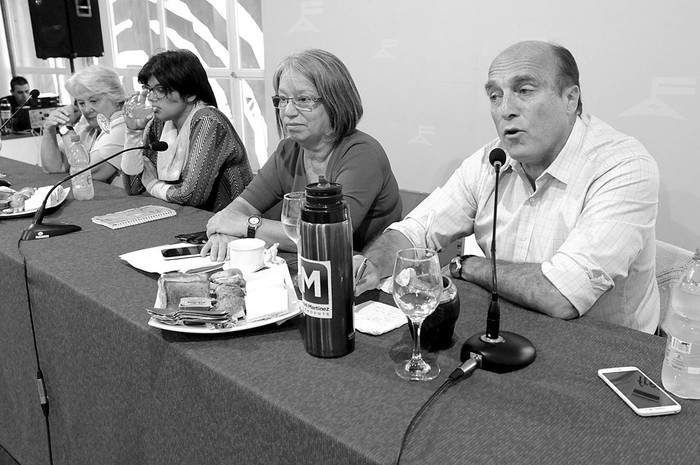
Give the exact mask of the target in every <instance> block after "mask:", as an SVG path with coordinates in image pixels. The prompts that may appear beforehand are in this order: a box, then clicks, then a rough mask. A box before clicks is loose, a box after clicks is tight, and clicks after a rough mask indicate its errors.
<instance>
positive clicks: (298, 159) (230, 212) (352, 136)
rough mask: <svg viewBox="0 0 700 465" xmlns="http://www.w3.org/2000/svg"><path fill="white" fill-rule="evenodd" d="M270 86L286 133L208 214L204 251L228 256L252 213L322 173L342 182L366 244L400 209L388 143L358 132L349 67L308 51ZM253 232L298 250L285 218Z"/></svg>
mask: <svg viewBox="0 0 700 465" xmlns="http://www.w3.org/2000/svg"><path fill="white" fill-rule="evenodd" d="M272 85H273V88H274V90H275V94H276V95H274V96H273V97H272V104H273V106H274V107H275V112H276V115H277V123H278V130H279V132H280V135H284V136H285V138H284V139H282V141H281V142H280V143H279V145H278V147H277V150H275V152H274V153H273V154H272V157H271V158H270V159H269V160H268V161H267V162H266V163H265V165H264V166H263V167H262V168H260V171H259V172H258V174H257V175H256V176H255V179H253V181H252V182H251V183H250V185H249V186H248V187H247V188H246V190H245V191H243V193H242V194H241V196H240V197H238V198H237V199H235V200H234V201H233V202H232V203H231V205H229V206H228V207H226V208H225V209H224V210H222V211H221V212H219V213H217V214H216V215H214V216H213V217H212V218H211V219H210V220H209V222H208V224H207V234H208V235H209V242H207V245H205V247H204V251H203V254H206V253H207V252H210V253H211V257H212V260H223V259H224V258H225V257H226V245H227V243H228V242H229V241H231V240H233V239H235V238H237V237H245V236H246V235H247V233H248V221H249V219H251V218H253V219H254V220H259V215H261V214H262V213H264V212H266V211H267V210H269V209H270V208H272V207H273V206H274V205H276V204H277V203H278V202H279V201H280V200H281V199H282V198H283V197H284V194H286V193H288V192H295V191H303V190H304V188H305V187H306V185H307V184H311V183H315V182H318V179H319V176H325V178H326V179H327V180H328V181H330V182H336V183H339V184H341V185H342V186H343V195H344V196H345V200H346V201H347V204H348V208H349V210H350V219H351V221H352V228H353V247H354V249H355V250H362V248H364V246H365V244H366V243H367V242H368V241H369V240H371V239H372V238H373V237H375V236H377V235H379V234H380V233H381V232H382V231H383V230H384V229H385V228H386V227H387V226H389V225H390V224H391V223H393V222H394V221H398V220H400V219H401V210H402V208H401V198H400V196H399V186H398V184H397V182H396V179H395V178H394V174H393V172H392V171H391V165H390V164H389V159H388V157H387V155H386V153H385V152H384V149H383V148H382V146H381V144H380V143H379V142H377V140H375V139H374V138H373V137H372V136H370V135H368V134H365V133H364V132H362V131H359V130H357V123H358V122H359V121H360V118H361V117H362V101H361V100H360V94H359V92H358V91H357V88H356V87H355V83H354V82H353V79H352V77H351V76H350V72H349V71H348V69H347V68H346V67H345V65H344V64H343V63H342V62H341V61H340V60H339V59H338V58H337V57H336V56H335V55H332V54H330V53H328V52H326V51H323V50H306V51H303V52H300V53H298V54H294V55H291V56H289V57H287V58H285V59H283V60H282V61H281V62H280V64H279V65H278V67H277V70H276V71H275V73H274V75H273V78H272ZM255 234H256V237H260V238H261V239H263V240H265V242H267V244H268V245H271V244H273V243H279V245H280V248H281V249H283V250H290V251H294V250H296V245H295V244H294V243H293V242H292V241H291V240H289V238H287V236H286V234H285V233H284V230H283V229H282V223H281V222H280V221H275V220H272V219H267V218H266V219H263V220H262V223H260V224H259V226H258V227H257V229H256V230H255Z"/></svg>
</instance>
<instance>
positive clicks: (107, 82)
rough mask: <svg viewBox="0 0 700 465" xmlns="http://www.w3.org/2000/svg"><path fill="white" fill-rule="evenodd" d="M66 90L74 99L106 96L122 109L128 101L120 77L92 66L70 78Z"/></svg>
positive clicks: (108, 70)
mask: <svg viewBox="0 0 700 465" xmlns="http://www.w3.org/2000/svg"><path fill="white" fill-rule="evenodd" d="M66 90H67V91H68V93H69V94H70V95H71V96H72V97H73V98H80V97H87V96H90V95H98V94H99V95H104V96H106V97H107V98H108V99H109V100H110V101H111V102H112V103H114V104H115V105H117V106H118V107H120V108H121V106H122V105H123V104H124V100H126V91H125V90H124V87H123V86H122V83H121V81H120V80H119V75H118V74H117V73H115V72H114V71H113V70H111V69H108V68H103V67H102V66H97V65H90V66H88V67H87V68H83V69H81V70H80V71H77V72H76V73H75V74H73V75H72V76H71V77H69V78H68V79H67V80H66ZM81 100H82V99H81Z"/></svg>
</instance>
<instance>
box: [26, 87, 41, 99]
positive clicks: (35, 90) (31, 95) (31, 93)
mask: <svg viewBox="0 0 700 465" xmlns="http://www.w3.org/2000/svg"><path fill="white" fill-rule="evenodd" d="M40 93H41V92H39V91H38V90H37V89H32V91H31V92H29V96H30V97H31V98H37V97H38V96H39V94H40Z"/></svg>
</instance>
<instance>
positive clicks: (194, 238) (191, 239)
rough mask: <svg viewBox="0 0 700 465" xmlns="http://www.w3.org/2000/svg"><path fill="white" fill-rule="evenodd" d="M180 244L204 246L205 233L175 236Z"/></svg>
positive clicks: (205, 241)
mask: <svg viewBox="0 0 700 465" xmlns="http://www.w3.org/2000/svg"><path fill="white" fill-rule="evenodd" d="M175 239H177V240H178V241H180V242H187V243H189V244H206V243H207V239H208V238H207V232H206V231H198V232H193V233H184V234H178V235H177V236H175Z"/></svg>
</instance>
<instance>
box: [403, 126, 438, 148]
mask: <svg viewBox="0 0 700 465" xmlns="http://www.w3.org/2000/svg"><path fill="white" fill-rule="evenodd" d="M426 135H428V136H434V135H435V126H418V135H417V136H416V137H414V138H412V139H410V140H409V141H408V143H409V144H423V145H433V143H432V142H430V141H429V140H428V138H427V137H425V136H426Z"/></svg>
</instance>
